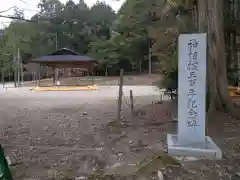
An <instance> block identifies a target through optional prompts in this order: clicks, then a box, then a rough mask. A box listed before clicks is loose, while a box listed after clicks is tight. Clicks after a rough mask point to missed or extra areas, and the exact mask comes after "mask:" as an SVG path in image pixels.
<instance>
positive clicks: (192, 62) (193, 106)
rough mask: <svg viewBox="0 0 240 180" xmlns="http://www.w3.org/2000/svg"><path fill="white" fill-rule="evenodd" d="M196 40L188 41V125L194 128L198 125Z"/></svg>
mask: <svg viewBox="0 0 240 180" xmlns="http://www.w3.org/2000/svg"><path fill="white" fill-rule="evenodd" d="M197 47H198V41H197V40H196V39H192V40H190V41H189V43H188V65H187V71H188V85H189V87H190V88H189V90H188V120H187V123H188V127H189V128H194V127H196V126H198V124H197V119H198V110H197V109H198V103H197V99H196V95H197V94H196V83H197V79H198V78H197V74H198V73H197V71H198V65H199V62H198V53H197Z"/></svg>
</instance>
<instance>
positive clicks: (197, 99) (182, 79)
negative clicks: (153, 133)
mask: <svg viewBox="0 0 240 180" xmlns="http://www.w3.org/2000/svg"><path fill="white" fill-rule="evenodd" d="M178 57H179V60H178V134H177V135H171V134H169V135H168V152H169V154H172V155H186V156H199V157H207V158H218V159H221V156H222V154H221V150H220V149H219V148H218V147H217V146H216V144H215V143H214V142H213V141H212V139H211V138H210V137H206V136H205V120H206V72H207V68H206V67H207V61H206V59H207V34H205V33H200V34H181V35H180V36H179V39H178Z"/></svg>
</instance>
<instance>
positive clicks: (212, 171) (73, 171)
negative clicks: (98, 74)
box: [0, 86, 240, 180]
mask: <svg viewBox="0 0 240 180" xmlns="http://www.w3.org/2000/svg"><path fill="white" fill-rule="evenodd" d="M130 89H132V90H133V93H134V97H135V98H134V102H135V109H136V112H135V117H132V116H131V114H130V110H129V97H128V94H129V90H130ZM0 94H1V96H0V102H1V104H0V114H1V116H0V117H1V121H0V132H1V136H0V138H1V144H3V146H4V150H5V155H6V156H9V157H10V158H11V160H12V161H13V163H16V164H15V165H13V166H11V171H12V173H13V175H14V178H15V179H19V180H23V179H24V180H25V179H28V180H30V179H31V180H33V179H39V180H46V179H56V180H61V179H75V178H76V177H87V176H91V175H92V174H94V175H96V174H101V173H102V172H104V173H105V174H112V173H115V174H116V175H119V176H121V177H122V176H124V179H136V178H135V177H134V176H132V174H136V171H137V170H138V169H139V168H140V167H139V165H138V163H139V162H140V161H142V160H144V159H145V158H146V157H152V156H153V155H154V154H155V153H158V152H162V151H164V149H165V145H166V134H167V133H169V132H175V131H176V123H175V122H173V121H171V120H172V119H173V118H174V117H176V114H177V112H176V107H177V105H176V104H174V103H172V102H169V101H164V102H163V103H162V104H159V103H155V104H152V101H159V99H160V96H159V94H160V93H159V91H157V90H156V88H155V87H152V86H137V87H136V86H125V87H124V93H123V94H124V98H123V112H122V120H121V122H120V124H117V123H116V121H115V120H116V109H117V105H116V104H117V103H116V98H117V94H118V89H117V87H116V86H109V87H106V86H100V87H99V89H98V90H97V91H88V92H87V91H85V92H84V91H82V92H31V91H29V88H25V87H24V88H20V89H15V88H8V90H7V92H6V89H5V90H1V91H0ZM164 98H166V97H164ZM166 99H167V98H166ZM166 99H164V100H166ZM239 128H240V122H239V121H238V120H236V119H233V118H231V117H229V116H228V115H226V114H224V113H217V114H216V115H214V116H213V117H212V119H211V120H209V122H208V128H207V134H208V135H210V136H211V137H212V138H213V139H214V141H215V142H216V143H217V144H218V145H219V146H220V148H221V149H222V151H223V155H224V157H223V160H221V161H209V160H199V161H193V162H192V161H189V162H188V161H180V163H181V167H179V166H169V165H166V164H165V163H160V164H159V163H158V164H157V166H156V165H152V164H149V167H150V168H149V169H150V172H151V173H149V172H147V173H146V174H147V175H148V176H151V175H152V172H154V176H155V175H156V171H158V170H160V171H162V172H163V173H164V175H165V180H188V179H191V180H230V179H231V180H239V179H240V140H239V139H240V135H239ZM137 172H138V171H137ZM79 179H80V178H79ZM89 179H90V178H89ZM92 179H94V180H96V179H99V180H100V178H99V177H96V176H95V177H93V178H92ZM102 179H106V180H107V179H119V178H118V177H116V176H115V177H112V178H110V177H108V178H107V177H105V178H102ZM145 179H146V180H148V179H150V178H149V177H148V178H145ZM142 180H143V179H142Z"/></svg>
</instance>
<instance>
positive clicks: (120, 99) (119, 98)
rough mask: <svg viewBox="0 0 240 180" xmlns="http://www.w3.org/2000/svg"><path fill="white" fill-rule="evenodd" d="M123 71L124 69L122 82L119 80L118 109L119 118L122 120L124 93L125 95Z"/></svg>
mask: <svg viewBox="0 0 240 180" xmlns="http://www.w3.org/2000/svg"><path fill="white" fill-rule="evenodd" d="M123 73H124V70H123V69H121V70H120V82H119V92H118V110H117V120H118V121H120V120H121V111H122V95H123Z"/></svg>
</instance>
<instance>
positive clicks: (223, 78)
mask: <svg viewBox="0 0 240 180" xmlns="http://www.w3.org/2000/svg"><path fill="white" fill-rule="evenodd" d="M198 8H199V9H198V10H199V30H200V31H201V32H207V34H208V41H207V42H208V60H207V65H208V73H207V74H208V76H207V77H208V103H209V104H208V112H210V113H213V112H215V111H216V110H226V111H228V112H229V113H230V114H232V115H234V116H235V117H238V116H239V115H238V113H236V111H235V109H234V106H233V103H232V102H231V100H230V97H229V94H228V79H227V69H226V54H225V44H224V42H225V41H224V24H223V0H198ZM239 117H240V116H239Z"/></svg>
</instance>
